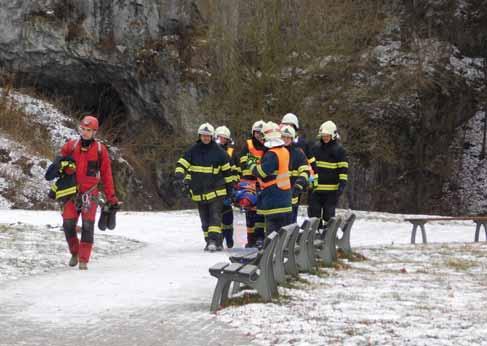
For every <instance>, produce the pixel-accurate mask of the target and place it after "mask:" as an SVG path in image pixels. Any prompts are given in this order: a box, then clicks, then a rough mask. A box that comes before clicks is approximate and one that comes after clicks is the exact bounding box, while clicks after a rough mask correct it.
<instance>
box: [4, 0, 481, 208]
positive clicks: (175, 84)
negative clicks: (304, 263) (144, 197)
mask: <svg viewBox="0 0 487 346" xmlns="http://www.w3.org/2000/svg"><path fill="white" fill-rule="evenodd" d="M270 3H272V4H273V5H275V6H276V7H274V8H273V9H274V11H269V14H268V15H267V17H266V15H265V13H264V12H263V11H261V10H262V8H261V7H259V6H264V5H259V4H262V3H261V2H258V1H243V0H242V1H232V2H229V1H209V0H207V1H203V0H200V1H189V0H179V1H176V0H97V1H94V0H85V1H74V0H64V1H60V0H44V1H40V0H35V1H20V0H10V1H6V0H0V67H1V68H2V69H3V70H4V72H12V73H14V74H15V76H16V79H17V82H18V83H20V84H21V85H35V86H37V87H38V88H39V89H42V90H43V91H46V92H48V93H52V94H55V95H62V96H66V97H69V102H70V103H71V104H72V105H73V106H74V107H75V108H78V109H79V110H82V111H90V112H97V113H98V114H100V115H101V117H102V118H101V120H102V122H104V123H105V125H106V127H108V128H117V131H115V132H116V133H117V135H116V136H114V141H116V142H117V144H119V145H121V146H122V147H123V144H124V141H128V142H130V140H132V137H131V134H132V132H134V131H135V132H137V131H142V130H141V129H142V126H141V125H140V124H143V123H146V122H147V121H148V120H150V121H151V122H150V124H152V125H153V124H156V126H155V127H154V126H152V125H150V126H152V128H155V129H156V130H157V131H160V132H161V133H163V134H164V136H166V137H164V136H161V138H162V139H161V141H162V142H165V143H166V144H165V145H166V146H168V147H170V149H167V155H166V157H165V158H163V160H162V161H163V162H162V163H161V162H160V159H159V158H157V157H154V158H153V160H152V161H151V162H147V161H146V162H142V163H141V165H142V167H145V168H146V171H149V172H151V173H150V174H148V175H149V180H150V179H152V181H153V185H152V186H153V187H150V184H149V185H148V186H147V188H148V189H151V188H152V189H154V190H157V189H158V188H159V186H162V188H161V189H159V191H158V195H157V194H153V195H154V199H153V200H152V201H151V203H153V204H154V205H156V204H157V202H158V199H157V198H158V197H157V196H159V197H160V198H162V200H163V201H165V204H163V206H166V207H170V206H172V198H173V197H172V195H173V194H172V190H171V188H170V185H169V178H170V174H169V173H168V172H169V170H170V166H171V162H172V161H173V160H174V159H175V156H177V154H178V152H179V151H178V150H179V147H181V148H182V147H184V145H182V144H177V143H173V142H172V141H174V142H177V137H179V136H174V133H175V131H176V130H177V131H183V132H184V131H186V133H188V134H190V133H192V132H193V131H194V129H195V128H196V127H197V125H198V124H199V122H200V121H203V120H207V119H209V120H211V121H220V122H221V121H226V122H227V123H228V124H229V125H231V126H233V129H235V132H236V134H237V137H238V139H241V137H242V136H243V133H244V132H245V130H242V128H245V127H246V126H247V127H248V126H250V125H249V124H248V122H244V123H243V124H242V123H239V122H238V121H237V120H236V119H237V118H239V119H247V118H245V117H246V116H248V114H249V113H250V114H251V116H250V118H252V119H253V120H256V118H257V115H255V116H254V114H261V115H259V116H258V117H259V118H260V117H262V116H264V117H266V118H269V119H271V118H272V119H274V120H277V118H278V117H279V114H283V113H284V112H287V111H293V112H295V113H297V114H298V115H299V116H300V119H302V122H303V124H304V125H305V126H306V127H307V128H308V130H309V133H308V135H313V136H314V133H315V131H316V128H317V127H318V126H319V124H320V123H321V122H322V121H324V120H327V119H333V120H335V121H336V122H337V123H338V125H339V129H340V132H341V134H342V138H343V141H344V145H345V146H346V147H347V149H348V150H349V154H350V161H351V170H350V184H349V189H348V190H347V199H346V201H345V203H344V206H350V207H353V208H357V209H376V210H387V211H401V212H420V213H427V212H436V213H439V212H441V213H454V214H460V213H468V212H470V213H484V212H485V207H486V205H484V202H483V201H484V200H485V198H486V197H487V196H486V192H485V188H484V186H485V185H486V182H487V172H486V171H485V170H486V169H485V150H486V149H485V147H486V143H485V124H486V119H485V114H486V112H485V111H486V110H485V108H486V102H487V101H486V99H487V98H486V96H485V95H486V94H485V93H486V90H485V87H486V70H487V68H486V66H487V65H486V57H487V34H486V33H487V1H485V0H470V1H467V0H438V1H432V0H431V1H414V0H408V1H379V0H370V1H348V0H347V1H342V2H338V1H333V0H323V1H320V4H319V5H320V6H318V7H317V8H325V9H327V8H329V11H328V10H327V11H324V12H323V13H322V14H320V16H321V17H323V16H326V15H327V13H333V11H334V9H336V8H338V7H339V6H343V5H340V4H345V6H348V7H344V9H345V10H350V11H351V15H350V16H348V17H344V18H340V19H343V22H339V23H338V24H339V27H340V26H342V27H343V26H350V28H351V29H354V30H356V27H359V26H360V22H361V21H362V22H365V20H366V19H368V18H372V20H371V24H373V25H374V31H371V33H373V35H372V34H371V36H370V37H360V38H358V37H353V36H352V37H348V36H346V35H344V37H347V39H349V40H352V41H354V40H355V41H359V40H361V42H360V45H358V47H359V48H358V49H349V50H343V49H342V50H335V51H333V50H331V49H328V48H326V47H325V48H326V49H325V48H324V49H323V50H321V51H318V50H314V51H312V49H310V48H309V47H306V48H302V50H301V51H300V50H299V49H298V48H296V51H293V52H291V53H290V54H288V55H287V56H286V58H287V60H286V61H284V62H281V60H283V59H282V56H279V55H272V54H271V55H270V56H271V57H272V59H269V61H271V62H272V63H273V64H274V65H273V66H272V68H271V69H269V70H270V71H271V72H269V73H268V74H267V77H268V78H269V79H272V83H269V85H264V87H262V85H263V80H265V78H266V73H267V72H266V70H265V68H266V66H267V65H268V64H267V65H266V64H265V63H263V61H264V60H263V59H264V58H263V57H264V55H265V53H266V52H265V51H258V46H259V43H260V42H262V41H263V40H266V39H267V40H268V45H273V44H274V43H276V45H277V43H278V42H279V41H280V42H282V41H283V40H274V41H273V40H272V38H271V39H269V37H268V36H269V35H270V33H271V30H270V29H272V27H271V25H270V24H274V23H275V21H276V20H275V18H276V16H275V13H277V12H276V9H277V11H278V12H279V13H281V12H283V11H296V13H298V12H299V11H302V12H303V13H306V6H310V8H311V6H316V5H317V2H316V1H315V2H313V1H301V2H296V1H291V0H280V1H278V0H273V1H269V4H270ZM298 4H299V5H298ZM266 10H269V9H268V8H266ZM354 11H355V12H354ZM340 12H343V11H342V9H341V10H340ZM262 13H264V14H262ZM367 16H368V17H367ZM256 18H257V19H258V21H260V22H266V23H267V21H268V23H270V24H269V25H267V26H266V27H265V28H266V29H269V28H270V29H269V30H267V31H266V30H264V31H259V32H258V33H257V34H253V36H252V35H250V36H251V38H249V36H248V35H249V32H252V30H249V27H248V23H249V22H250V21H252V20H254V21H256V22H257V23H258V21H257V19H256ZM289 18H298V17H297V16H290V17H289ZM303 18H305V19H306V20H307V21H308V22H310V21H312V20H314V19H315V18H313V13H311V12H310V13H307V14H306V16H303ZM332 19H333V18H331V19H330V22H331V23H332V24H333V20H332ZM283 23H284V25H281V26H280V27H278V30H277V32H278V33H282V32H285V33H286V35H291V36H287V38H291V39H292V33H293V32H294V31H296V32H297V34H296V35H298V34H300V32H299V30H300V28H301V27H304V26H305V24H304V23H306V21H303V22H299V21H298V20H296V23H294V22H293V20H287V21H286V22H283ZM246 25H247V26H246ZM330 25H331V24H330ZM354 26H355V27H354ZM314 28H315V31H319V30H320V28H319V27H318V26H315V27H314ZM327 28H328V27H327ZM251 29H252V28H251ZM312 29H313V27H312ZM293 30H294V31H293ZM245 35H247V36H245ZM315 36H316V32H310V33H309V35H304V36H302V37H300V38H299V40H296V42H300V41H305V40H306V39H307V37H313V38H314V37H315ZM318 36H319V35H318ZM327 37H329V36H327V35H324V36H322V37H321V38H320V39H319V40H318V39H317V40H315V41H310V43H311V44H310V47H312V46H313V45H315V46H317V45H320V44H321V43H323V42H324V41H325V40H326V39H327ZM337 37H338V35H337ZM252 39H254V41H251V40H252ZM229 41H230V45H229V43H228V42H229ZM291 41H292V40H290V41H289V42H291ZM293 42H294V41H293ZM228 47H231V48H232V49H231V50H229V49H228ZM255 47H257V48H255ZM327 47H328V46H327ZM271 48H274V47H271ZM312 48H314V47H312ZM328 51H329V52H331V53H329V54H326V52H328ZM229 52H230V53H231V54H230V53H229ZM317 52H319V53H317ZM337 52H339V54H338V53H337ZM234 56H237V57H238V58H239V59H244V58H246V60H245V61H244V62H245V67H244V68H242V70H244V72H243V73H242V74H241V75H239V76H238V77H239V78H234V79H231V81H232V83H234V84H235V83H239V82H240V81H241V80H242V79H245V83H247V84H250V85H252V88H253V89H254V90H261V93H262V94H263V95H264V96H263V97H262V99H263V100H264V101H263V106H261V105H258V102H254V100H253V99H252V98H250V100H249V97H247V96H248V95H243V91H242V90H244V89H245V85H244V84H242V87H240V85H237V87H236V88H235V89H236V90H234V91H232V92H233V94H232V95H234V94H235V93H241V94H242V95H241V96H242V97H240V98H239V99H236V100H238V102H233V104H234V105H235V104H237V105H238V106H239V107H241V109H242V110H241V112H240V113H238V112H233V111H232V110H231V106H232V105H228V103H232V102H229V101H228V99H230V98H228V99H227V96H232V95H230V94H229V93H230V91H228V90H229V89H230V88H229V85H230V84H228V85H225V86H224V87H222V85H221V83H220V84H218V83H217V79H218V75H219V74H220V72H221V73H222V74H223V73H224V72H225V73H227V74H225V76H227V75H229V76H230V77H232V75H231V74H228V73H230V72H231V71H232V69H233V70H236V69H238V68H239V66H242V65H244V64H243V62H242V61H243V60H242V61H239V63H237V64H234V65H230V62H229V61H231V59H232V57H234ZM296 61H298V62H297V63H296ZM279 64H280V65H279ZM292 64H295V65H292ZM228 66H230V67H228ZM229 71H230V72H229ZM276 75H277V76H278V77H277V78H276ZM233 77H235V76H233ZM279 85H282V88H283V89H286V88H287V89H291V90H292V95H294V96H295V97H298V96H296V95H301V96H299V99H293V98H292V97H288V96H286V95H287V94H285V93H282V92H281V93H279V92H278V91H279V90H278V88H279ZM230 86H231V85H230ZM290 86H291V87H290ZM259 88H260V89H259ZM225 92H226V93H227V94H225ZM225 102H226V103H225ZM293 102H294V103H293ZM254 103H255V105H254V106H253V104H254ZM276 104H281V105H283V106H282V107H281V108H279V107H278V106H277V107H276V106H275V105H276ZM234 105H233V106H234ZM252 106H253V107H254V108H252ZM212 107H213V108H212ZM286 107H287V108H286ZM121 124H123V126H122V125H121ZM157 131H156V132H155V134H154V135H153V137H154V138H156V137H157ZM167 136H169V137H167ZM186 142H187V141H186ZM183 144H184V143H183ZM150 145H159V144H158V143H150ZM175 148H176V149H178V150H176V149H175ZM138 151H139V152H142V151H144V152H146V151H147V150H146V148H145V147H144V148H140V150H138ZM161 177H162V180H160V179H161ZM154 186H157V187H155V188H154Z"/></svg>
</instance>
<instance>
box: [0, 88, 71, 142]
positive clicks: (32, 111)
mask: <svg viewBox="0 0 487 346" xmlns="http://www.w3.org/2000/svg"><path fill="white" fill-rule="evenodd" d="M2 92H3V90H2V89H1V88H0V93H2ZM8 97H9V98H10V99H11V100H12V101H13V102H14V103H15V104H16V105H17V106H18V107H19V108H20V109H21V110H22V111H23V112H25V113H26V114H28V115H31V116H32V117H31V119H32V121H35V122H37V123H38V124H41V125H43V126H44V127H45V128H46V129H47V130H48V132H49V134H50V139H51V142H52V144H53V147H54V148H60V147H61V146H62V145H63V144H64V143H65V142H66V141H67V140H69V139H71V138H75V137H77V136H78V132H77V131H76V130H75V129H73V128H71V127H69V126H68V125H69V124H72V123H73V119H72V118H70V117H68V116H66V115H65V114H63V113H61V112H60V111H59V110H58V109H57V108H56V107H55V106H54V105H53V104H51V103H49V102H47V101H43V100H39V99H36V98H34V97H31V96H28V95H24V94H21V93H19V92H16V91H10V93H9V95H8Z"/></svg>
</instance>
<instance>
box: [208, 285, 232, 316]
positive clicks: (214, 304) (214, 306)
mask: <svg viewBox="0 0 487 346" xmlns="http://www.w3.org/2000/svg"><path fill="white" fill-rule="evenodd" d="M227 281H228V280H227V279H224V278H223V277H219V278H218V281H217V283H216V287H215V291H214V292H213V298H212V299H211V306H210V311H211V312H215V311H217V310H218V309H219V308H220V306H221V302H222V300H223V293H224V292H223V291H224V289H225V288H226V286H227V284H228V283H227ZM227 295H228V288H227Z"/></svg>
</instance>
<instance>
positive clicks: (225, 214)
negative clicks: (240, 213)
mask: <svg viewBox="0 0 487 346" xmlns="http://www.w3.org/2000/svg"><path fill="white" fill-rule="evenodd" d="M222 231H223V238H225V242H226V243H227V247H229V248H230V247H233V209H232V206H231V205H228V206H224V207H223V211H222Z"/></svg>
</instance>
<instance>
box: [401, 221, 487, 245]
mask: <svg viewBox="0 0 487 346" xmlns="http://www.w3.org/2000/svg"><path fill="white" fill-rule="evenodd" d="M404 221H408V222H410V223H412V224H413V229H412V231H411V244H415V243H416V230H417V229H418V227H419V228H420V229H421V237H422V238H423V244H426V243H427V242H428V241H427V238H426V230H425V224H426V223H428V222H433V221H473V222H475V225H476V226H475V237H474V241H475V242H478V241H479V236H480V227H482V226H483V227H484V231H485V237H486V239H487V216H458V217H418V218H407V219H404Z"/></svg>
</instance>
